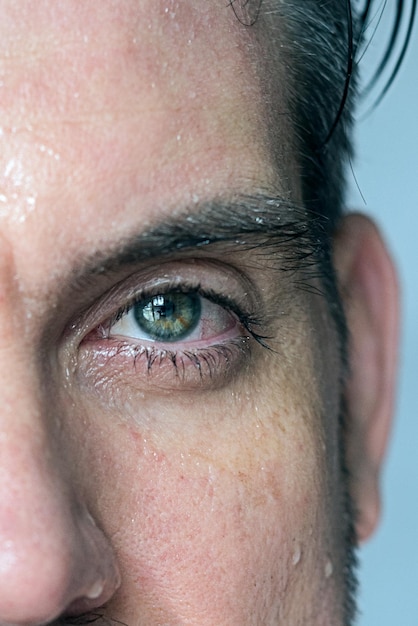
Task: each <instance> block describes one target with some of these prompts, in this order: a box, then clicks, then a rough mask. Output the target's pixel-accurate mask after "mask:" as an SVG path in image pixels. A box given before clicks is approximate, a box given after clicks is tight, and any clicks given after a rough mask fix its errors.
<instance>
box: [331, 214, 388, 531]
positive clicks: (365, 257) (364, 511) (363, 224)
mask: <svg viewBox="0 0 418 626" xmlns="http://www.w3.org/2000/svg"><path fill="white" fill-rule="evenodd" d="M334 262H335V267H336V271H337V277H338V281H339V287H340V292H341V295H342V299H343V305H344V308H345V313H346V316H347V323H348V329H349V344H348V353H349V368H350V369H349V374H348V377H347V383H346V394H345V400H346V406H347V415H346V420H347V425H346V426H347V427H346V448H345V449H346V454H347V458H346V462H347V466H348V470H349V472H350V493H351V496H352V499H353V503H354V507H355V510H356V512H357V520H356V531H357V538H358V540H359V541H362V540H365V539H367V537H368V536H369V535H370V534H371V533H372V532H373V530H374V528H375V526H376V524H377V521H378V518H379V510H380V493H379V477H380V470H381V464H382V461H383V457H384V453H385V450H386V444H387V440H388V434H389V431H390V424H391V419H392V413H393V405H394V395H395V391H394V389H395V378H396V363H397V349H398V318H399V311H398V285H397V280H396V274H395V270H394V267H393V263H392V260H391V258H390V255H389V253H388V251H387V249H386V246H385V244H384V242H383V240H382V238H381V235H380V233H379V231H378V230H377V228H376V226H375V225H374V224H373V222H371V221H370V220H369V219H368V218H366V217H364V216H361V215H358V214H353V215H349V216H347V217H345V218H344V220H343V221H342V224H341V227H340V229H339V231H338V233H337V235H336V237H335V240H334Z"/></svg>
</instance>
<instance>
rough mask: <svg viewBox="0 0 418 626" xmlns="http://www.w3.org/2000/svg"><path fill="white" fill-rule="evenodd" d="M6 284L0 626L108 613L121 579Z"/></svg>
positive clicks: (0, 394)
mask: <svg viewBox="0 0 418 626" xmlns="http://www.w3.org/2000/svg"><path fill="white" fill-rule="evenodd" d="M0 269H1V268H0ZM1 278H2V276H1V271H0V624H1V626H3V625H9V624H16V625H19V626H20V625H22V626H23V625H25V626H30V625H34V626H35V625H37V624H44V623H47V622H49V621H52V620H54V619H56V618H58V617H59V616H62V615H76V614H78V613H81V612H88V611H91V610H93V609H95V608H97V607H99V606H102V604H103V603H104V602H106V601H107V600H108V599H109V598H110V597H111V596H112V595H113V593H114V592H115V590H116V588H117V587H118V585H119V575H118V570H117V566H116V563H115V560H114V556H113V551H112V548H111V545H110V543H109V542H108V540H107V539H106V537H105V535H104V534H103V532H102V531H101V530H100V529H99V528H98V526H97V525H96V524H95V523H94V521H93V518H92V517H91V516H90V515H89V513H88V511H87V508H86V506H85V505H84V504H83V503H82V502H81V501H80V500H79V499H78V496H77V494H76V493H75V491H74V488H73V486H72V481H71V478H70V476H71V471H69V470H68V464H67V463H64V462H63V456H64V454H63V450H62V442H60V438H59V436H57V435H56V434H54V433H53V431H54V430H57V429H56V428H55V429H54V427H53V426H52V427H51V425H52V422H53V420H51V419H50V417H48V419H47V418H46V415H47V414H48V413H49V414H50V413H51V411H50V407H46V404H45V398H44V393H43V392H42V391H40V385H39V384H37V382H36V380H37V371H36V367H35V366H30V364H28V360H27V359H25V358H24V355H22V351H21V350H20V349H19V337H18V333H16V332H15V331H16V324H14V323H12V322H11V319H12V318H11V317H10V316H12V317H13V316H14V317H16V309H15V308H14V307H10V306H9V305H10V300H12V298H11V299H10V298H6V297H5V293H4V281H3V282H2V280H1ZM8 295H9V296H10V294H8ZM11 309H12V310H11ZM20 330H21V329H20ZM38 378H39V376H38ZM54 417H56V416H54Z"/></svg>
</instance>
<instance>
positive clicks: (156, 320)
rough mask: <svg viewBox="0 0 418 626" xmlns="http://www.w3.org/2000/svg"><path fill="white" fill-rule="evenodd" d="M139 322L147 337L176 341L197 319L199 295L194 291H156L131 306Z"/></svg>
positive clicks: (195, 323) (198, 318)
mask: <svg viewBox="0 0 418 626" xmlns="http://www.w3.org/2000/svg"><path fill="white" fill-rule="evenodd" d="M133 312H134V317H135V320H136V322H137V324H138V326H139V327H140V328H141V330H143V331H144V332H145V333H146V334H147V335H148V336H149V338H150V339H153V340H160V341H177V340H179V339H181V338H183V337H186V336H187V335H188V334H190V333H191V332H192V331H193V330H194V329H195V327H196V326H197V324H198V323H199V321H200V315H201V303H200V297H199V296H198V295H196V294H195V293H176V292H172V293H166V294H157V295H155V296H152V298H150V299H146V300H139V301H138V302H137V303H136V304H135V305H134V307H133Z"/></svg>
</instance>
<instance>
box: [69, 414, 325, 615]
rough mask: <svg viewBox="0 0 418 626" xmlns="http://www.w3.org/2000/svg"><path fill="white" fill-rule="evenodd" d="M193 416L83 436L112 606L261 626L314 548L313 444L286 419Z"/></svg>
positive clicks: (317, 519)
mask: <svg viewBox="0 0 418 626" xmlns="http://www.w3.org/2000/svg"><path fill="white" fill-rule="evenodd" d="M202 412H203V411H202ZM202 412H201V413H202ZM199 417H200V418H202V419H201V426H200V427H199V428H197V427H196V426H193V427H190V428H185V427H183V428H182V429H181V430H179V431H178V432H176V431H175V429H174V428H173V427H172V426H169V425H167V424H166V431H169V432H166V431H165V429H164V428H161V427H156V426H155V425H154V426H152V424H151V417H150V418H149V419H148V420H144V424H146V426H145V425H144V426H143V427H142V428H140V427H139V426H138V425H132V424H131V423H127V422H125V423H121V422H119V423H118V424H117V425H115V423H114V420H110V419H109V420H107V419H106V418H104V419H103V421H102V424H103V426H102V428H101V429H100V430H98V429H97V427H96V426H94V425H93V422H91V424H90V426H89V431H90V432H85V435H84V441H86V442H88V443H86V446H87V447H86V448H85V449H84V451H83V454H82V458H81V463H80V464H79V467H80V468H83V467H84V468H85V469H83V470H82V472H83V475H84V476H86V475H88V476H89V481H86V480H85V479H83V478H82V477H80V481H83V482H84V484H85V488H86V489H87V492H88V494H89V495H88V499H89V502H90V503H91V504H90V506H91V507H92V508H93V509H94V514H95V515H96V517H97V519H98V520H99V523H100V524H101V525H102V527H103V528H104V529H105V531H106V533H107V534H108V536H110V537H111V538H112V542H113V545H114V547H115V549H116V551H117V554H118V558H119V561H120V565H121V569H122V571H123V572H124V585H123V586H122V589H121V592H120V597H119V602H120V605H121V606H126V605H127V604H128V603H129V602H132V597H135V602H136V604H137V606H138V607H141V610H142V611H144V610H151V609H150V607H152V606H156V605H158V606H160V607H161V606H165V607H166V608H167V610H169V608H170V607H171V608H172V609H173V607H172V604H173V603H174V604H176V603H177V602H178V600H179V599H180V598H181V599H182V603H183V604H184V606H183V604H182V606H183V609H184V611H185V613H184V614H183V617H184V619H186V618H187V616H188V611H189V610H190V612H191V613H190V615H192V614H196V610H198V611H199V612H202V614H207V615H210V616H211V618H210V623H222V621H223V619H224V618H223V616H225V615H231V616H235V619H236V623H237V624H238V623H240V620H241V624H242V623H246V622H244V616H245V619H247V616H248V615H249V614H251V615H253V616H254V623H264V624H268V623H270V621H271V620H274V619H276V617H277V615H279V612H280V611H281V610H282V604H283V602H284V598H285V597H286V598H287V601H288V600H289V595H291V590H292V589H294V593H295V594H296V592H297V589H298V588H299V586H300V585H302V582H301V581H300V580H298V577H299V576H300V573H301V572H304V571H305V570H306V572H305V574H303V576H306V577H307V576H308V574H312V569H313V568H314V563H315V562H316V561H317V560H318V559H319V555H320V554H322V552H323V550H322V549H323V541H322V539H321V538H318V537H319V536H320V534H321V533H318V529H319V528H320V527H321V528H322V530H324V528H323V526H324V524H323V521H324V520H323V518H322V511H321V509H320V507H319V503H321V502H322V501H323V493H322V491H321V489H322V487H321V470H320V467H319V466H318V462H317V461H318V459H317V454H316V452H315V451H316V450H317V447H318V446H317V443H316V442H315V441H314V439H313V434H312V433H311V432H310V431H309V430H308V429H307V428H304V427H302V428H301V427H300V423H302V424H303V423H304V420H303V419H302V420H300V419H299V417H298V416H292V415H289V414H288V412H285V411H283V412H282V413H273V412H272V411H269V412H268V410H267V408H265V409H259V410H258V411H257V410H256V409H254V407H253V410H252V411H250V412H247V413H246V412H245V411H241V412H235V414H234V416H233V417H232V416H231V415H230V416H228V420H221V421H219V420H218V421H217V422H216V427H212V426H208V424H210V423H211V422H212V423H213V420H209V419H206V418H207V415H204V416H203V415H201V414H200V415H199ZM174 421H177V420H174ZM184 421H186V423H187V421H190V422H191V423H193V424H194V423H195V422H196V419H195V417H193V416H191V415H187V414H186V415H185V414H184V413H183V412H182V414H181V416H180V415H179V416H178V422H183V423H184ZM112 422H113V423H112ZM294 423H299V428H298V430H297V431H296V430H295V429H294ZM106 424H108V426H106ZM75 440H79V437H76V438H75ZM78 456H79V458H80V451H79V452H78ZM86 466H87V468H86ZM86 483H87V484H86ZM97 494H100V498H97ZM308 542H309V543H310V545H309V550H308V549H307V545H308ZM302 563H303V567H302ZM303 576H302V578H303ZM215 599H216V601H215ZM187 607H189V608H187ZM192 607H194V608H192ZM183 609H182V610H183ZM170 610H171V609H170ZM173 610H174V609H173ZM176 610H177V611H178V610H179V609H178V607H177V609H176ZM193 611H194V612H193ZM231 623H232V622H231ZM234 623H235V622H234ZM273 623H274V622H273Z"/></svg>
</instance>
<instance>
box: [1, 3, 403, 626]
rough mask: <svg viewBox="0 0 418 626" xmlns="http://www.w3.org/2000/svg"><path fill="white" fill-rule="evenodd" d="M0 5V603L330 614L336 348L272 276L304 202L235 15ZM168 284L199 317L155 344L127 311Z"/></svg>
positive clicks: (215, 617) (198, 614)
mask: <svg viewBox="0 0 418 626" xmlns="http://www.w3.org/2000/svg"><path fill="white" fill-rule="evenodd" d="M0 7H1V9H0V10H1V13H2V16H4V19H2V20H1V24H0V35H1V36H0V93H1V98H0V119H1V126H0V145H1V150H0V233H1V235H0V238H1V242H0V369H1V376H2V385H1V389H2V394H3V398H2V407H3V408H2V414H1V421H0V465H1V466H0V472H1V475H2V481H1V485H0V490H1V493H0V622H1V623H8V624H25V625H28V624H41V623H47V622H51V621H53V620H58V623H63V622H64V619H66V617H67V616H74V615H75V616H76V615H78V614H81V613H83V612H84V613H87V614H88V615H89V616H90V618H92V617H95V616H97V615H100V616H101V617H103V620H104V622H105V621H106V620H118V621H121V622H124V623H126V624H135V625H138V626H152V625H162V624H164V625H167V626H168V625H170V626H174V625H176V626H177V625H178V626H179V625H180V624H181V625H183V624H188V625H196V626H197V625H199V626H206V625H207V626H209V625H211V626H213V625H214V624H222V625H226V624H228V625H230V626H243V625H248V626H250V625H254V626H255V625H261V624H263V625H265V626H273V625H274V626H277V624H283V625H284V624H286V625H287V626H289V625H291V626H298V625H302V624H310V625H312V626H315V625H318V626H326V625H329V626H335V625H336V624H344V623H346V622H345V621H344V620H345V617H344V604H345V602H346V593H347V592H346V589H345V581H346V576H347V572H346V571H345V570H346V561H347V557H346V551H347V546H346V536H347V532H348V531H347V528H348V520H347V518H346V517H347V516H346V509H345V484H344V480H343V477H342V475H341V469H340V468H341V465H342V460H341V458H340V449H339V418H340V409H341V380H342V377H343V367H342V365H341V362H340V352H339V346H338V337H337V333H336V330H335V328H334V325H333V323H332V319H331V315H330V313H329V311H328V307H327V303H326V301H325V299H324V298H323V297H322V296H319V295H318V293H317V291H315V287H318V283H317V279H316V278H311V276H310V275H307V271H308V266H306V267H303V266H300V268H299V269H298V270H297V271H295V270H292V271H289V269H287V271H284V269H285V267H286V265H288V264H289V259H292V258H293V256H294V257H295V258H297V250H298V244H297V241H295V242H294V243H293V242H286V237H283V236H281V235H280V233H284V232H285V228H286V225H289V224H293V225H298V226H299V227H300V228H301V230H302V231H303V227H304V225H306V215H305V213H304V211H303V209H302V208H300V207H299V208H298V203H300V199H301V191H300V181H299V180H298V176H297V171H298V170H297V157H296V155H295V154H294V153H293V151H292V145H293V138H292V135H291V130H290V128H289V125H288V121H287V116H286V115H283V126H282V128H281V129H279V131H278V134H279V135H280V147H278V146H277V145H275V146H274V150H273V149H272V146H271V142H270V138H269V129H268V125H267V123H266V118H265V116H264V101H263V94H262V88H261V82H262V81H261V78H260V76H259V75H258V74H257V68H258V67H259V66H261V65H258V61H257V54H256V50H257V45H256V44H255V42H252V34H251V33H249V31H248V29H246V28H245V27H244V26H243V25H242V24H240V22H239V21H238V20H237V19H236V17H235V15H234V13H233V11H232V10H231V9H230V7H227V6H225V4H224V3H222V2H218V1H215V2H212V3H207V2H203V1H200V0H193V2H191V1H190V2H186V1H185V2H181V3H180V2H179V3H177V2H174V1H170V2H164V3H163V2H159V1H157V2H156V1H155V0H141V1H139V2H130V1H129V2H123V3H118V2H114V1H111V0H106V1H104V2H101V3H100V11H98V10H97V7H94V8H93V7H92V5H91V3H88V2H79V1H77V2H73V1H71V2H69V1H66V2H65V3H64V2H63V3H61V2H53V3H50V2H47V1H42V2H29V3H16V2H12V1H11V0H10V1H8V0H1V2H0ZM278 74H280V71H278ZM283 76H284V73H283ZM286 88H287V87H286V84H285V82H284V83H283V88H282V89H278V90H277V92H276V94H275V97H276V98H277V104H278V107H279V108H280V109H281V110H283V111H286V97H285V96H286ZM280 119H282V118H280ZM276 132H277V131H276ZM273 154H274V157H273ZM278 198H280V200H278ZM215 205H216V206H217V207H219V206H221V209H220V210H219V211H218V213H216V211H215V212H214V210H213V207H214V206H215ZM272 206H273V207H274V209H272V208H271V207H272ZM242 211H245V212H246V215H247V216H248V217H247V222H246V224H245V228H244V226H243V225H242V224H241V225H238V226H234V224H237V222H239V220H238V219H237V218H236V215H239V213H240V212H242ZM213 215H217V216H220V217H219V218H218V221H221V222H222V221H223V220H224V221H225V224H227V225H229V224H230V225H231V227H230V228H229V226H228V228H226V229H225V230H230V231H231V235H230V236H229V237H226V236H225V235H224V236H223V237H221V236H219V238H218V240H215V241H213V242H210V236H207V237H206V235H205V233H209V235H211V233H212V231H213V230H215V229H214V228H211V224H213V223H214V221H215V220H214V218H213ZM196 216H199V217H198V219H197V218H196ZM211 220H212V221H211ZM260 220H261V221H260ZM196 223H197V226H196V225H195V224H196ZM263 223H264V224H265V232H263V230H262V229H261V227H260V224H263ZM167 224H168V226H167ZM251 224H255V225H258V226H257V227H256V226H251ZM354 224H361V226H358V231H359V232H358V233H357V235H356V236H355V237H351V239H350V233H351V232H352V231H349V234H348V235H347V229H343V230H342V232H341V234H340V239H339V240H338V241H342V242H347V241H349V242H351V247H350V249H351V248H355V246H354V242H355V241H357V240H360V239H361V238H362V241H366V242H367V241H375V239H376V238H378V235H377V234H376V235H375V234H373V233H374V231H372V230H371V227H369V226H366V225H365V223H363V222H361V220H360V219H359V221H358V222H355V221H354ZM186 225H188V226H187V228H186ZM234 228H235V231H236V232H235V231H234ZM293 228H294V226H293ZM249 231H250V232H249ZM178 232H180V233H184V232H187V237H188V239H187V238H186V237H185V236H184V235H182V237H183V239H181V243H179V241H180V240H179V239H178ZM272 232H274V233H275V236H274V237H271V233H272ZM364 233H366V234H364ZM176 237H177V239H176ZM193 237H194V239H195V242H194V244H190V241H192V240H193ZM269 237H270V238H269ZM367 237H368V239H367ZM150 241H152V242H154V241H159V242H160V246H159V248H158V247H157V246H155V245H154V243H153V245H149V242H150ZM337 243H338V242H337ZM147 245H148V248H147ZM128 249H129V254H127V253H126V252H127V250H128ZM144 249H145V250H148V252H147V253H144ZM338 250H339V246H338V245H336V257H337V261H338V263H339V265H338V269H339V271H340V272H341V275H342V276H343V277H344V278H345V284H346V286H347V292H348V293H356V294H360V296H359V299H360V300H362V299H363V300H364V299H365V298H364V294H363V291H362V290H361V289H360V288H359V289H357V291H356V290H351V289H350V285H351V277H352V276H354V277H355V279H356V284H357V283H359V284H360V285H364V284H366V283H367V284H369V283H370V281H372V282H373V281H374V278H373V277H374V276H375V275H378V274H379V272H378V270H377V269H376V272H374V274H373V272H372V274H373V276H372V277H371V278H370V273H369V274H368V275H367V277H363V269H362V268H363V262H362V263H359V264H357V265H354V264H353V263H352V260H351V255H350V254H347V255H346V256H344V255H342V254H339V252H338ZM376 250H377V248H376ZM382 254H383V253H382V252H380V251H376V259H377V260H376V263H375V265H373V266H372V268H373V267H376V268H380V265H379V263H380V259H381V255H382ZM122 258H124V259H125V260H124V262H120V261H121V259H122ZM116 259H118V262H116ZM366 261H367V259H365V260H364V263H366ZM366 264H367V263H366ZM353 268H354V269H353ZM379 275H380V274H379ZM373 285H374V282H373ZM367 293H368V291H367ZM172 294H176V297H177V296H178V295H179V294H182V296H185V297H186V298H185V300H186V304H185V305H184V306H186V305H188V303H189V302H190V294H194V296H195V299H197V300H198V301H199V302H200V305H199V306H202V315H201V318H200V320H197V321H196V324H197V326H196V328H195V329H194V330H193V333H190V334H186V335H185V336H181V337H180V338H179V339H178V340H176V341H173V340H172V339H171V338H170V339H167V340H166V341H160V342H156V341H155V340H152V339H150V338H149V337H147V336H145V335H144V331H143V328H142V329H141V328H140V329H138V324H137V323H136V322H135V319H133V318H134V316H133V313H132V311H134V312H135V311H137V309H138V308H139V307H138V306H137V304H136V303H137V302H138V301H139V302H141V303H142V302H143V303H149V302H150V301H151V300H152V298H153V297H157V296H158V297H162V296H163V297H168V296H170V295H171V296H172ZM389 295H390V294H389ZM388 297H389V296H388ZM193 301H194V300H193ZM155 306H157V305H155ZM135 307H136V308H135ZM369 308H372V307H369ZM363 310H364V307H363V308H362V307H357V308H356V307H354V308H353V313H352V319H353V324H354V325H356V324H357V321H358V315H357V311H360V312H363ZM350 313H351V310H350ZM128 316H130V317H129V318H128ZM364 317H365V319H366V322H365V323H360V322H358V326H359V327H360V326H361V330H362V332H363V331H364V328H366V329H367V331H368V328H369V323H368V317H367V315H364ZM350 319H351V318H350ZM393 325H394V323H393V322H392V323H391V325H390V332H392V330H391V329H393ZM381 326H382V333H383V332H386V334H388V327H387V325H385V324H384V323H383V322H382V324H381ZM389 334H390V333H389ZM373 341H375V340H374V339H373ZM373 345H374V344H373ZM374 353H375V352H373V354H374ZM376 354H379V358H383V357H380V352H379V353H378V352H377V351H376ZM385 354H386V353H385ZM385 358H386V357H385ZM387 358H388V359H389V357H387ZM387 378H390V372H389V373H387ZM379 380H380V379H379ZM352 382H353V386H352V393H353V394H354V395H355V394H356V390H357V383H356V381H355V380H353V381H352ZM373 382H374V381H373ZM386 383H387V380H386ZM376 385H377V383H376ZM377 386H378V385H377ZM365 395H366V394H365ZM369 396H370V393H368V394H367V401H368V400H369ZM382 398H383V396H382ZM365 402H366V400H365ZM381 402H383V399H382V400H381ZM388 403H389V404H390V398H388V399H387V402H386V404H388ZM370 404H372V402H371V399H370ZM360 408H361V407H360ZM360 408H359V415H360V414H362V415H363V411H361V410H360ZM373 408H374V404H373ZM384 410H385V415H386V413H388V411H387V407H386V406H385V409H384ZM362 428H363V431H367V428H368V424H367V423H366V422H365V423H364V424H363V425H362ZM376 430H377V427H374V432H375V431H376ZM386 430H387V429H386ZM380 432H381V430H379V433H380ZM365 440H366V441H367V437H366V438H365ZM384 440H385V436H382V437H380V441H381V445H380V447H379V446H376V447H375V448H373V453H374V456H373V462H374V465H375V468H377V466H378V464H379V460H380V458H381V455H382V454H383V448H384ZM364 448H365V455H364V456H365V458H368V454H367V452H368V448H367V446H366V445H365V446H364ZM353 449H354V448H353ZM353 456H354V453H353ZM375 468H374V469H375ZM367 469H368V468H367ZM365 472H366V470H365ZM376 472H377V470H376V471H375V472H374V473H375V474H376ZM356 479H358V480H357V482H356V487H355V489H356V490H354V491H355V493H356V495H358V501H359V502H360V501H361V502H363V499H364V500H365V501H367V502H369V498H366V497H364V498H363V496H364V492H363V490H362V489H361V484H362V481H361V480H360V479H359V478H358V477H356ZM359 485H360V486H359ZM373 490H374V482H373V480H372V478H370V481H369V484H368V493H371V492H373ZM363 508H364V510H365V511H366V512H367V511H368V508H367V505H365V506H364V507H361V511H360V518H361V519H362V520H364V519H366V518H367V516H366V517H361V513H362V511H363ZM366 521H367V519H366ZM373 525H374V517H373V515H371V516H370V519H369V522H367V523H366V522H364V528H366V530H365V533H364V534H365V535H366V534H368V532H369V528H371V527H372V526H373ZM83 619H84V618H83ZM85 619H86V621H87V620H88V619H89V617H88V616H87V617H86V618H85ZM107 623H108V622H107Z"/></svg>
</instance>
